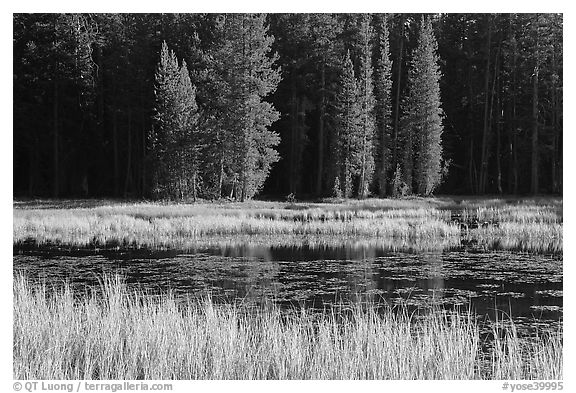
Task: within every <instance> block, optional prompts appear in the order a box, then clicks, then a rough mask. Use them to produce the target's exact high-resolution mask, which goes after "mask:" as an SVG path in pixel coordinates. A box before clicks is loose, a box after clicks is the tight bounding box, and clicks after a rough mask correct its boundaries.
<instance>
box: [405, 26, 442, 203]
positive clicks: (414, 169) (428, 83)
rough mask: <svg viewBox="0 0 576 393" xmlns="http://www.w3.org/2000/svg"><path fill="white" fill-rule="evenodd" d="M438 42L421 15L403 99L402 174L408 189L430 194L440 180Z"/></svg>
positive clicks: (440, 122) (440, 115) (440, 133)
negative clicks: (406, 89) (406, 90)
mask: <svg viewBox="0 0 576 393" xmlns="http://www.w3.org/2000/svg"><path fill="white" fill-rule="evenodd" d="M437 48H438V44H437V43H436V38H435V37H434V32H433V30H432V23H431V21H430V19H428V18H427V19H424V17H423V18H422V21H421V25H420V35H419V37H418V45H417V47H416V48H415V50H414V53H413V55H412V60H411V62H410V71H409V75H408V96H407V97H406V98H405V99H404V102H403V110H402V112H403V118H402V120H401V123H402V129H401V136H402V142H403V147H402V148H403V157H404V159H403V163H402V164H403V165H402V174H403V176H404V181H405V183H406V184H407V185H408V188H409V190H414V188H413V187H414V186H415V187H416V190H415V191H416V192H417V193H418V194H420V195H430V194H431V193H432V192H433V191H434V189H435V188H436V187H437V186H438V185H439V184H440V181H441V180H442V139H441V137H442V131H443V126H442V115H443V111H442V108H441V101H440V84H439V82H440V76H441V75H440V69H439V66H438V55H437V54H436V51H437Z"/></svg>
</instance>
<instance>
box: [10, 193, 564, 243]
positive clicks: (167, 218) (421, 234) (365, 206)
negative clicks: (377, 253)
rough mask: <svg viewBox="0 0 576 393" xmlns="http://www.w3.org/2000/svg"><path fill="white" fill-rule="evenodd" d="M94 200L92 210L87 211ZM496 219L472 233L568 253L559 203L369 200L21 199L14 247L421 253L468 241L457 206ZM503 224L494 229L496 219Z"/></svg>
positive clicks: (16, 212) (466, 213) (17, 204)
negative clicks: (384, 247)
mask: <svg viewBox="0 0 576 393" xmlns="http://www.w3.org/2000/svg"><path fill="white" fill-rule="evenodd" d="M83 206H89V207H83ZM450 209H460V211H461V212H462V216H463V217H464V218H465V219H467V218H470V217H474V218H477V219H478V220H479V221H480V222H483V221H487V222H490V224H491V225H490V226H489V227H488V228H478V229H471V230H469V231H466V233H465V235H466V236H467V237H471V238H473V239H475V240H476V241H477V242H478V243H479V244H483V245H485V246H487V247H492V245H494V244H497V245H498V246H499V247H501V248H509V249H521V250H526V251H534V252H561V251H562V227H563V224H562V200H561V199H550V200H548V203H546V202H545V200H543V199H529V200H513V201H508V202H507V201H506V200H500V199H496V200H480V199H474V200H455V199H448V198H432V199H423V198H410V199H368V200H361V201H358V200H349V201H332V203H280V202H263V201H251V202H247V203H244V204H242V203H198V204H162V203H117V202H110V203H109V204H108V205H107V204H106V203H105V202H100V203H92V204H88V202H79V201H63V202H60V203H58V202H51V203H48V202H42V201H39V202H37V203H32V202H15V203H14V213H13V218H14V220H13V222H14V224H13V234H14V240H13V241H14V244H15V245H19V244H22V243H25V242H33V243H35V244H38V245H44V244H51V245H63V246H72V247H137V248H153V249H156V248H157V249H165V248H178V249H191V248H195V247H198V246H202V245H213V244H216V243H219V242H230V241H232V240H234V239H238V238H241V239H242V241H246V242H252V243H267V244H271V245H282V244H286V243H287V242H290V244H294V245H298V244H302V243H307V242H313V243H320V244H331V243H340V244H341V243H342V242H343V241H346V242H355V241H358V240H362V241H372V242H373V243H378V242H379V243H380V244H390V245H392V247H393V249H396V250H404V249H407V250H415V251H424V250H430V249H443V248H445V247H453V246H457V245H458V244H459V242H460V240H461V235H462V232H461V229H460V226H459V224H458V223H455V222H452V221H451V210H450ZM493 223H497V225H492V224H493Z"/></svg>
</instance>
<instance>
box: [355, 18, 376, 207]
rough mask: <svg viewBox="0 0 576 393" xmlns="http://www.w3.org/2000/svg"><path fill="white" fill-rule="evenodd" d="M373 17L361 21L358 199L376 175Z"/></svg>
mask: <svg viewBox="0 0 576 393" xmlns="http://www.w3.org/2000/svg"><path fill="white" fill-rule="evenodd" d="M371 19H372V18H371V16H370V15H369V14H363V15H362V18H361V21H360V29H359V33H360V34H359V35H360V49H361V52H360V53H361V57H360V78H359V83H358V84H359V89H358V90H359V91H358V92H359V104H360V110H361V115H360V116H361V125H360V152H359V154H360V173H359V176H360V179H359V185H358V197H360V198H366V197H367V196H368V193H369V191H370V190H369V188H370V185H371V184H372V177H373V175H374V153H375V152H374V142H375V140H374V139H375V136H376V118H375V113H374V106H375V98H374V87H373V83H374V82H373V79H372V36H373V29H372V26H371V24H370V21H371Z"/></svg>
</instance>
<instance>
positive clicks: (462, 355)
mask: <svg viewBox="0 0 576 393" xmlns="http://www.w3.org/2000/svg"><path fill="white" fill-rule="evenodd" d="M13 290H14V347H13V348H14V351H13V357H14V363H13V364H14V378H15V379H500V378H505V379H547V378H550V379H562V362H563V358H562V332H561V331H560V332H556V333H554V334H550V335H547V336H539V337H537V340H536V341H534V340H532V341H526V340H525V339H522V338H520V337H519V336H518V335H517V334H516V333H515V330H514V326H513V324H511V323H510V324H509V325H507V326H503V325H502V324H501V325H500V326H499V327H497V328H494V329H496V330H495V335H496V336H497V337H498V338H497V342H496V344H495V345H494V349H493V350H491V351H490V352H489V353H488V354H487V355H486V354H485V353H484V352H483V350H482V348H483V344H484V343H483V342H482V341H481V339H480V333H479V327H478V325H477V322H476V319H475V318H474V316H473V315H470V314H469V313H468V314H467V313H457V312H446V311H442V310H440V309H433V310H431V311H430V310H429V312H428V313H425V314H423V315H422V316H420V317H418V318H415V317H414V316H413V314H408V313H407V312H406V311H403V310H401V309H400V310H398V309H391V308H385V309H384V310H380V311H376V309H375V308H374V307H372V306H370V305H368V306H366V305H359V304H351V305H341V306H340V307H339V308H338V310H339V311H338V310H336V309H335V308H331V309H326V310H324V311H323V312H322V311H321V312H313V311H312V310H309V309H299V310H296V309H294V310H288V311H286V310H284V311H282V310H280V309H279V308H277V307H275V306H273V305H269V306H255V307H250V306H247V305H238V304H222V305H217V304H215V303H214V302H213V301H211V299H210V298H209V297H207V298H204V299H188V300H187V301H179V300H177V298H175V297H174V296H173V295H171V294H170V293H165V294H163V295H160V296H150V295H146V294H145V293H142V292H140V291H138V290H136V289H130V288H128V287H127V286H126V285H125V283H124V282H123V281H122V280H121V279H120V278H119V277H117V276H116V277H107V278H105V279H104V280H103V284H102V287H101V288H99V289H97V290H90V291H88V290H87V291H85V292H82V293H78V292H74V291H73V290H72V289H71V287H70V286H68V285H63V286H61V287H58V288H51V287H47V286H46V285H41V284H36V285H33V284H32V283H31V282H29V280H28V279H27V278H26V277H25V276H23V275H22V274H19V273H17V274H16V275H15V278H14V286H13ZM503 332H504V333H505V334H503Z"/></svg>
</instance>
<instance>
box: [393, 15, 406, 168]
mask: <svg viewBox="0 0 576 393" xmlns="http://www.w3.org/2000/svg"><path fill="white" fill-rule="evenodd" d="M400 23H401V24H402V30H401V34H400V50H399V51H398V77H397V78H396V79H397V82H396V105H395V109H394V152H393V153H392V161H393V166H394V168H396V166H397V164H398V128H399V126H400V124H399V119H400V91H401V85H402V84H401V83H400V82H401V80H402V56H403V53H402V52H403V50H404V34H405V33H404V17H402V16H401V17H400Z"/></svg>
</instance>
